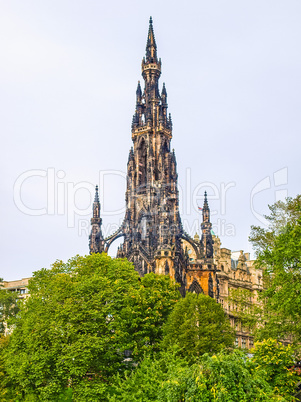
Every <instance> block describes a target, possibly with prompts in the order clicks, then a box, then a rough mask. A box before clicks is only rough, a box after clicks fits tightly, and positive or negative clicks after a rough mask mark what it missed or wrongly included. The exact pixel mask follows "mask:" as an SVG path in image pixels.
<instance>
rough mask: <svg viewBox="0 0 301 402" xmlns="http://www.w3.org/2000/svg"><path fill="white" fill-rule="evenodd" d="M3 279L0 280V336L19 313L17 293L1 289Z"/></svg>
mask: <svg viewBox="0 0 301 402" xmlns="http://www.w3.org/2000/svg"><path fill="white" fill-rule="evenodd" d="M2 281H3V279H2V278H0V334H4V333H5V331H6V329H7V328H8V327H9V324H10V323H11V321H10V320H11V319H13V318H14V317H15V316H16V314H17V313H18V311H19V308H18V303H17V299H18V293H17V292H11V291H8V290H7V289H3V285H2Z"/></svg>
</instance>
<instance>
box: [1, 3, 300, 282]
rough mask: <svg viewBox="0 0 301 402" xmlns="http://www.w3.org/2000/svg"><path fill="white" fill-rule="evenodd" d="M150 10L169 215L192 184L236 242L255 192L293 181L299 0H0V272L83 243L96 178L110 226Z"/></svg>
mask: <svg viewBox="0 0 301 402" xmlns="http://www.w3.org/2000/svg"><path fill="white" fill-rule="evenodd" d="M150 15H152V17H153V20H154V30H155V36H156V41H157V47H158V55H159V57H161V59H162V76H161V79H160V87H162V84H163V82H165V83H166V88H167V93H168V104H169V112H170V113H171V114H172V118H173V124H174V130H173V140H172V147H173V148H175V152H176V157H177V163H178V174H179V185H180V194H181V213H182V218H183V223H184V227H185V229H186V230H187V231H188V232H189V233H190V234H191V235H194V233H195V231H196V230H197V229H198V226H199V223H200V213H199V211H198V210H197V205H202V202H203V199H202V197H201V195H202V194H203V192H204V190H205V189H207V191H208V195H209V203H210V207H211V211H212V216H211V221H212V223H213V227H214V231H215V232H216V233H217V234H219V235H220V237H221V240H222V243H223V246H224V247H227V248H230V249H232V250H240V249H244V250H245V251H251V245H250V244H249V243H248V235H249V232H250V226H251V225H252V224H260V225H261V224H263V223H264V222H263V220H262V214H264V213H267V212H268V208H267V205H268V204H272V203H273V202H275V200H276V199H277V198H281V197H284V196H285V195H289V196H295V195H296V194H298V193H300V167H301V162H300V145H301V144H300V143H301V141H300V129H301V118H300V110H301V99H300V94H301V80H300V77H301V73H300V72H301V52H300V42H301V23H300V21H301V2H300V0H244V1H242V0H236V1H235V0H224V1H221V0H219V1H217V0H212V1H208V0H206V1H204V0H198V1H194V0H187V1H185V2H183V1H181V2H180V1H162V0H161V1H156V0H153V1H149V2H145V1H121V0H118V1H114V0H113V1H110V2H107V1H91V0H85V1H83V0H81V1H78V0H76V1H75V0H43V1H40V0H35V1H33V0H27V1H22V0H19V1H17V0H10V1H5V0H2V1H0V54H1V63H0V83H1V90H0V127H1V135H2V146H1V168H2V186H1V198H0V199H1V215H2V216H1V223H2V225H1V227H2V233H1V268H0V276H1V277H4V279H5V280H13V279H20V278H24V277H28V276H31V274H32V272H33V271H36V270H38V269H40V268H42V267H46V268H47V267H49V266H50V264H51V263H53V262H54V261H55V260H56V259H62V260H67V259H68V258H70V257H72V256H74V255H76V254H87V253H88V232H89V230H90V228H89V220H90V217H91V202H92V200H91V198H90V194H89V193H90V191H91V188H92V189H93V187H94V185H95V184H97V183H99V182H100V183H99V184H100V186H101V199H102V202H103V205H102V212H103V231H104V234H105V235H108V234H110V233H111V232H112V231H114V230H115V229H116V228H117V227H118V225H119V224H120V222H121V220H122V218H123V211H122V209H123V208H124V204H125V201H124V192H125V180H124V175H125V172H126V163H127V158H128V151H129V149H130V147H131V144H132V142H131V120H132V115H133V113H134V109H135V91H136V86H137V81H138V80H142V77H141V60H142V57H143V56H144V54H145V45H146V37H147V31H148V20H149V17H150ZM142 81H143V80H142ZM79 209H81V210H82V211H81V215H79V214H77V213H76V212H79ZM112 251H114V250H112Z"/></svg>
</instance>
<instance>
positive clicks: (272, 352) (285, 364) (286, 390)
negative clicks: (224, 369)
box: [252, 339, 300, 401]
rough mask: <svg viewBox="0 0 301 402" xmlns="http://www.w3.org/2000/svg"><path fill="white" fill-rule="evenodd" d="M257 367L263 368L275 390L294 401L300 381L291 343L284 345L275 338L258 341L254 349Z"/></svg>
mask: <svg viewBox="0 0 301 402" xmlns="http://www.w3.org/2000/svg"><path fill="white" fill-rule="evenodd" d="M252 352H253V353H254V357H253V358H252V362H253V364H255V369H256V370H258V369H260V370H261V369H263V370H264V371H265V372H266V379H267V381H268V382H269V384H270V385H271V386H272V387H273V389H274V392H275V393H276V394H278V395H281V396H283V397H285V400H286V401H294V398H293V396H292V395H293V394H294V393H295V389H296V385H297V383H298V382H299V381H300V377H299V376H298V375H297V373H296V372H295V370H294V369H293V366H294V364H295V356H294V349H293V347H292V346H291V345H288V346H284V345H282V344H281V343H279V342H277V341H276V340H274V339H267V340H265V341H263V342H261V343H260V342H256V343H255V347H254V349H253V351H252Z"/></svg>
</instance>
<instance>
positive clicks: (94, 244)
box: [89, 186, 104, 254]
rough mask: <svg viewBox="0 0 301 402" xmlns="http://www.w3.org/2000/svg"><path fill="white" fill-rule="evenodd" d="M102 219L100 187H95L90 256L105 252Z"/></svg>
mask: <svg viewBox="0 0 301 402" xmlns="http://www.w3.org/2000/svg"><path fill="white" fill-rule="evenodd" d="M101 223H102V219H101V217H100V202H99V196H98V186H96V187H95V197H94V202H93V216H92V218H91V226H92V229H91V234H90V236H89V239H90V242H89V248H90V254H92V253H102V252H103V251H104V240H103V236H102V232H101Z"/></svg>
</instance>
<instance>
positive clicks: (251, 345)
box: [249, 338, 254, 349]
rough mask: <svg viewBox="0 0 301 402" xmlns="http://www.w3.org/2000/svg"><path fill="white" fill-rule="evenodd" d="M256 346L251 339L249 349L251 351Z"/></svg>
mask: <svg viewBox="0 0 301 402" xmlns="http://www.w3.org/2000/svg"><path fill="white" fill-rule="evenodd" d="M253 346H254V341H253V339H251V338H250V339H249V349H251V348H252V347H253Z"/></svg>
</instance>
